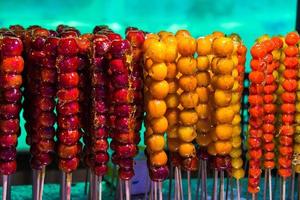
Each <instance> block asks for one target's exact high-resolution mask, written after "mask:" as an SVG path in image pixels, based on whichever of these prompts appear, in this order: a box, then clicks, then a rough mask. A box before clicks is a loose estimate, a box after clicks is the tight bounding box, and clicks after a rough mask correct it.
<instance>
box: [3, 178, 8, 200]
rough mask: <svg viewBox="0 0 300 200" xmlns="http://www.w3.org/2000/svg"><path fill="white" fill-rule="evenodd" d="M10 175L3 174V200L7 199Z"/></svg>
mask: <svg viewBox="0 0 300 200" xmlns="http://www.w3.org/2000/svg"><path fill="white" fill-rule="evenodd" d="M7 185H8V175H3V176H2V200H6V199H7Z"/></svg>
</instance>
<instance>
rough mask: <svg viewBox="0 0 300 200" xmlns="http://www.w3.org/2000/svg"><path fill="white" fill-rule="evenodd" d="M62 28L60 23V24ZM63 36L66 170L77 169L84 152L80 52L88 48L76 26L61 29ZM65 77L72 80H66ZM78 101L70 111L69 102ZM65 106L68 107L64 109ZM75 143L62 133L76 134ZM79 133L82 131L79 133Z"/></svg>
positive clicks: (62, 163) (61, 127)
mask: <svg viewBox="0 0 300 200" xmlns="http://www.w3.org/2000/svg"><path fill="white" fill-rule="evenodd" d="M58 29H59V27H58ZM58 33H59V35H60V37H61V38H60V40H59V44H58V56H57V58H56V67H57V74H58V91H57V98H58V105H60V104H61V108H62V109H60V110H58V112H57V113H58V130H57V131H58V133H57V134H58V138H59V144H58V156H59V160H58V166H59V169H60V170H62V171H63V172H66V173H70V172H72V171H74V170H76V169H77V167H78V165H79V155H80V154H81V151H82V150H81V149H82V147H81V146H82V145H81V143H80V141H79V139H80V137H81V134H82V132H81V127H82V124H81V120H80V115H79V106H80V105H79V98H80V95H82V93H81V92H80V90H79V79H80V78H79V71H78V70H79V68H80V67H81V66H80V58H79V52H81V51H84V50H86V49H82V46H81V45H79V44H80V43H79V42H78V36H79V33H78V31H77V30H76V29H74V28H70V27H65V28H62V29H59V30H58ZM73 76H74V77H78V81H76V82H73V81H74V78H71V77H73ZM65 78H66V79H67V80H70V81H66V82H65V81H64V80H65ZM72 104H73V105H74V104H75V105H77V106H76V107H77V108H78V109H77V110H75V111H74V112H67V111H68V109H66V107H67V106H70V105H72ZM64 108H65V109H64ZM70 133H73V134H75V136H76V137H74V141H73V143H68V142H67V141H68V140H64V137H62V136H63V135H64V134H67V137H68V138H70V137H72V136H74V135H73V134H70ZM77 134H78V135H77Z"/></svg>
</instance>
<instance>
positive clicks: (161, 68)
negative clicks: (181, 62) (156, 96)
mask: <svg viewBox="0 0 300 200" xmlns="http://www.w3.org/2000/svg"><path fill="white" fill-rule="evenodd" d="M148 73H149V76H150V77H151V78H152V79H154V80H157V81H162V80H164V79H165V78H166V77H167V73H168V67H167V65H166V64H165V63H163V62H161V63H154V64H153V65H152V67H151V68H150V70H149V72H148Z"/></svg>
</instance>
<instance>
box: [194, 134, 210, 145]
mask: <svg viewBox="0 0 300 200" xmlns="http://www.w3.org/2000/svg"><path fill="white" fill-rule="evenodd" d="M196 142H197V144H199V145H200V146H202V147H206V146H208V145H209V144H210V143H211V142H212V139H211V138H210V135H209V134H198V135H197V137H196Z"/></svg>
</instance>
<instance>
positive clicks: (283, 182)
mask: <svg viewBox="0 0 300 200" xmlns="http://www.w3.org/2000/svg"><path fill="white" fill-rule="evenodd" d="M285 192H286V179H285V178H282V200H285V194H286V193H285Z"/></svg>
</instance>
